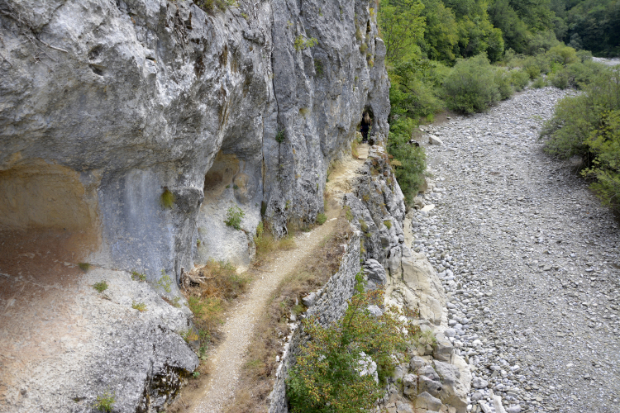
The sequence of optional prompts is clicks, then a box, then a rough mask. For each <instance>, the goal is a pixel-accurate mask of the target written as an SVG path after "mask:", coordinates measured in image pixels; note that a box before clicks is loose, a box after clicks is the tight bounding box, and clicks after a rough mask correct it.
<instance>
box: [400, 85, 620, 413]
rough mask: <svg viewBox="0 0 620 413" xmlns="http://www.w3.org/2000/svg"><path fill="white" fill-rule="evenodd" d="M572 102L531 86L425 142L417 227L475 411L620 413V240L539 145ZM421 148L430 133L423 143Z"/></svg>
mask: <svg viewBox="0 0 620 413" xmlns="http://www.w3.org/2000/svg"><path fill="white" fill-rule="evenodd" d="M566 94H567V92H563V91H559V90H557V89H553V88H545V89H540V90H529V91H527V92H524V93H522V94H519V95H517V96H515V97H514V98H513V99H511V100H509V101H506V102H502V103H501V104H500V105H498V106H497V107H495V108H493V109H492V110H490V111H489V112H488V113H486V114H479V115H475V116H471V117H453V118H452V119H451V120H449V121H448V122H447V123H445V124H443V125H441V126H434V127H430V128H429V129H430V130H429V133H430V134H433V135H435V136H437V137H439V138H440V139H441V140H443V142H444V145H443V146H429V147H428V156H429V160H430V164H431V165H432V168H433V171H432V172H433V175H434V178H433V179H434V186H435V188H434V190H433V191H432V192H430V193H428V194H427V195H426V203H432V204H434V205H435V208H434V209H432V210H431V211H430V212H427V213H423V212H421V211H418V212H416V213H415V215H414V216H413V217H412V227H413V232H414V236H415V239H414V240H413V246H414V249H416V250H418V251H422V252H425V253H426V255H427V256H428V257H429V259H430V261H431V262H432V263H433V265H434V266H435V267H436V268H437V270H438V272H439V273H440V277H441V278H442V280H443V284H444V286H445V288H446V291H447V292H448V293H449V295H450V302H449V304H448V310H449V313H450V316H449V318H450V322H449V324H450V326H451V328H452V331H451V332H450V334H452V336H453V338H452V339H453V342H454V345H455V347H457V349H458V351H459V352H460V353H461V354H462V355H463V356H464V357H465V358H466V360H467V361H468V362H469V364H470V365H471V367H472V372H473V375H474V379H473V385H474V388H472V392H471V393H470V402H471V410H470V411H471V412H473V413H476V412H480V411H481V410H482V405H481V404H480V403H486V404H488V400H489V399H490V395H491V391H493V392H494V393H495V394H496V395H500V396H501V397H503V399H504V405H505V406H507V409H506V410H507V412H509V413H517V412H537V413H543V412H545V413H546V412H567V413H577V412H583V413H612V412H620V231H619V230H618V222H617V221H614V218H613V216H612V214H611V213H610V212H609V211H608V210H607V209H606V208H604V207H602V206H601V205H600V202H599V201H598V199H596V198H595V197H594V195H593V194H592V193H591V192H590V191H589V190H588V188H587V183H585V182H584V181H583V180H582V179H580V178H579V177H578V175H577V174H576V171H575V167H574V164H571V162H559V161H556V160H554V159H551V158H549V157H548V156H546V155H545V154H544V153H543V151H542V142H541V141H540V140H539V139H538V135H539V132H540V129H541V126H542V124H543V120H545V119H549V118H550V117H551V116H552V114H553V109H554V105H555V104H556V102H557V101H558V100H559V99H560V98H562V97H563V96H565V95H566ZM426 137H427V139H428V135H426Z"/></svg>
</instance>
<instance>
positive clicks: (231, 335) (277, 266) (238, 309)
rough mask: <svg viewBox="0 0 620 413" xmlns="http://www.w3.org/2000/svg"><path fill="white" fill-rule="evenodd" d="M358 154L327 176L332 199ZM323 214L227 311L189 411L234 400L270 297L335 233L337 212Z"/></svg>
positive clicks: (208, 410)
mask: <svg viewBox="0 0 620 413" xmlns="http://www.w3.org/2000/svg"><path fill="white" fill-rule="evenodd" d="M359 154H360V157H359V158H360V159H359V160H355V159H350V160H346V161H344V162H341V163H339V164H338V165H337V166H336V168H335V170H334V171H333V172H332V174H331V175H330V181H331V183H330V184H328V186H327V192H328V193H330V195H331V196H333V197H338V196H339V194H340V192H341V191H343V190H345V189H346V186H347V182H348V180H349V179H350V178H351V177H352V176H354V175H355V171H356V170H357V169H358V168H359V166H361V165H362V164H363V160H364V159H365V158H366V157H367V154H368V147H367V145H364V146H360V152H359ZM326 213H327V219H328V220H327V222H326V223H325V224H323V225H321V226H318V227H316V228H315V229H313V230H312V231H310V232H307V233H303V232H302V233H299V234H298V235H297V236H296V237H295V244H296V247H295V248H294V249H293V250H288V251H279V252H277V253H275V256H273V257H271V258H272V259H271V260H270V261H269V262H268V263H267V264H265V265H263V266H261V267H260V269H258V270H255V271H256V274H258V275H257V276H256V279H255V281H254V282H253V283H252V286H251V290H250V292H249V293H248V294H247V297H246V298H245V299H244V300H243V301H242V302H240V303H239V304H237V305H236V306H235V307H234V308H232V309H231V310H229V311H228V314H229V317H228V318H227V319H226V321H225V323H224V325H223V326H222V331H223V332H224V333H225V334H226V338H225V339H224V341H223V342H222V343H220V344H219V345H218V347H217V348H216V349H215V350H214V351H213V352H212V353H211V354H210V355H209V362H210V365H211V368H210V372H211V374H210V377H209V380H208V382H207V384H206V386H205V391H204V393H203V394H202V395H201V396H200V398H199V399H198V400H194V401H193V402H192V403H191V404H192V407H191V409H190V411H191V412H193V413H219V412H222V411H224V408H225V407H226V406H228V405H229V404H230V403H231V402H232V401H233V397H234V395H235V391H236V389H237V384H238V382H239V374H240V372H241V369H242V367H243V364H244V363H245V362H246V360H245V353H246V351H247V349H248V347H249V346H250V345H251V344H252V343H251V339H252V337H253V335H254V334H253V333H254V328H255V326H256V325H257V323H258V320H259V318H260V316H261V315H262V312H263V311H264V310H265V308H266V307H267V304H268V301H269V298H270V297H271V295H272V293H273V292H274V291H275V290H276V289H277V288H278V286H279V285H280V283H281V282H282V281H283V280H284V279H286V278H287V277H288V276H289V275H290V274H291V273H292V271H294V270H295V269H296V267H297V265H298V264H299V263H300V262H303V261H304V260H305V259H307V258H309V257H312V255H313V252H314V251H315V250H317V249H318V248H320V244H321V243H322V242H323V241H324V240H325V238H327V237H329V236H330V235H331V234H332V233H333V231H334V228H335V226H336V217H337V216H338V214H339V213H340V211H339V209H338V208H332V209H329V210H328V211H326Z"/></svg>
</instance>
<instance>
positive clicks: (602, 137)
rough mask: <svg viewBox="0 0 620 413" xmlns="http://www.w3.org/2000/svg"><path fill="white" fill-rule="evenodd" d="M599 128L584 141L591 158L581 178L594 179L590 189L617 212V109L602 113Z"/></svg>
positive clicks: (619, 113)
mask: <svg viewBox="0 0 620 413" xmlns="http://www.w3.org/2000/svg"><path fill="white" fill-rule="evenodd" d="M599 125H600V126H599V127H598V129H596V130H595V131H593V132H592V133H590V136H589V137H588V139H586V141H585V144H586V146H587V148H588V150H589V152H590V153H591V154H592V156H594V159H593V160H592V166H591V167H590V168H587V169H585V170H584V171H583V175H584V176H586V177H592V178H596V182H594V183H593V184H592V189H593V190H594V191H595V192H596V193H597V195H598V196H599V198H600V199H601V200H602V201H603V203H604V204H605V205H608V206H610V207H611V208H612V209H613V210H615V211H616V212H620V109H616V110H610V111H605V112H603V113H602V114H601V119H600V123H599Z"/></svg>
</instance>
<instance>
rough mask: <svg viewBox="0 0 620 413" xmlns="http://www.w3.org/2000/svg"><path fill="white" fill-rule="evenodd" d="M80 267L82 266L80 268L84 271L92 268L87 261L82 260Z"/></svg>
mask: <svg viewBox="0 0 620 413" xmlns="http://www.w3.org/2000/svg"><path fill="white" fill-rule="evenodd" d="M78 267H80V270H82V271H84V272H88V270H90V264H89V263H87V262H80V263H79V264H78Z"/></svg>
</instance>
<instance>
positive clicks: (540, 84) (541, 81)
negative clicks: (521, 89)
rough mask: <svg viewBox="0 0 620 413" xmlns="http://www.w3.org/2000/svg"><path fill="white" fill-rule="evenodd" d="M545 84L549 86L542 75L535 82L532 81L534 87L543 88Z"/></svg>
mask: <svg viewBox="0 0 620 413" xmlns="http://www.w3.org/2000/svg"><path fill="white" fill-rule="evenodd" d="M545 86H547V82H546V81H545V79H544V78H543V77H542V76H540V77H539V78H538V79H536V80H535V81H534V83H532V87H533V88H534V89H540V88H543V87H545Z"/></svg>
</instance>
